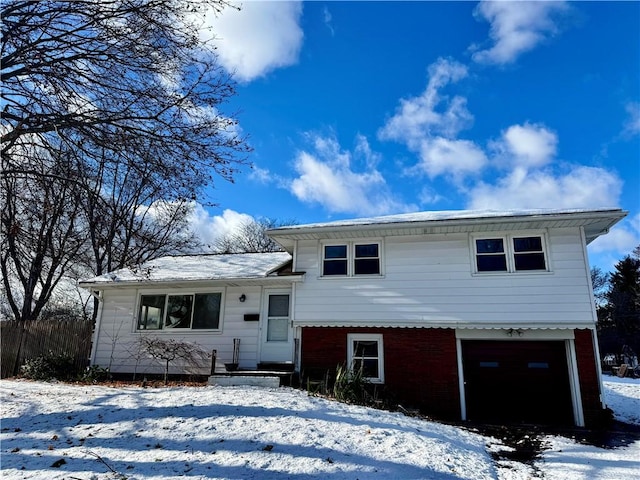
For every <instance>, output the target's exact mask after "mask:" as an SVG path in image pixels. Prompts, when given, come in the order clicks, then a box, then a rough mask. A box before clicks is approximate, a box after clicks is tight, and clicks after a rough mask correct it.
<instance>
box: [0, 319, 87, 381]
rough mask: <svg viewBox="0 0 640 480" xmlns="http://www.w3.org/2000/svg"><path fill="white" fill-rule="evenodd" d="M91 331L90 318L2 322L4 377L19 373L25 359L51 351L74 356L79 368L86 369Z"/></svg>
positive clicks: (0, 336) (0, 337) (0, 328)
mask: <svg viewBox="0 0 640 480" xmlns="http://www.w3.org/2000/svg"><path fill="white" fill-rule="evenodd" d="M92 333H93V321H91V320H36V321H33V322H15V321H6V322H0V339H1V345H0V348H1V349H2V351H1V356H2V358H1V359H0V361H1V362H2V363H1V364H0V367H1V368H0V370H1V375H2V378H6V377H11V376H13V375H15V374H16V373H18V371H19V369H20V366H21V365H22V364H23V363H24V362H25V361H26V360H28V359H31V358H35V357H38V356H40V355H47V354H48V353H49V352H51V353H52V354H54V355H65V356H68V357H71V358H72V359H73V361H74V366H75V368H76V371H78V372H81V371H83V369H84V368H85V367H86V366H87V365H88V364H89V355H90V354H91V336H92Z"/></svg>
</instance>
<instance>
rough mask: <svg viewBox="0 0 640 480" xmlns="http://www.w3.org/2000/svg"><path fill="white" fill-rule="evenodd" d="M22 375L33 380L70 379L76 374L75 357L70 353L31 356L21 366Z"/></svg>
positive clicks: (50, 352)
mask: <svg viewBox="0 0 640 480" xmlns="http://www.w3.org/2000/svg"><path fill="white" fill-rule="evenodd" d="M20 375H21V376H23V377H24V378H29V379H31V380H51V379H54V378H55V379H57V380H68V379H70V378H73V377H74V376H75V367H74V365H73V359H72V358H71V357H69V356H68V355H63V354H54V353H53V352H52V351H51V350H49V352H48V353H47V354H45V355H40V356H38V357H35V358H30V359H28V360H26V361H25V362H24V364H23V365H22V367H20Z"/></svg>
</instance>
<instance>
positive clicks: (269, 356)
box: [260, 290, 293, 362]
mask: <svg viewBox="0 0 640 480" xmlns="http://www.w3.org/2000/svg"><path fill="white" fill-rule="evenodd" d="M262 308H263V315H262V316H261V317H262V319H263V321H262V325H261V332H260V334H261V338H262V348H261V352H260V360H261V361H262V362H292V361H293V328H292V327H291V291H290V290H267V291H266V294H265V296H264V305H263V307H262Z"/></svg>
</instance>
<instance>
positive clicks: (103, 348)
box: [93, 286, 262, 376]
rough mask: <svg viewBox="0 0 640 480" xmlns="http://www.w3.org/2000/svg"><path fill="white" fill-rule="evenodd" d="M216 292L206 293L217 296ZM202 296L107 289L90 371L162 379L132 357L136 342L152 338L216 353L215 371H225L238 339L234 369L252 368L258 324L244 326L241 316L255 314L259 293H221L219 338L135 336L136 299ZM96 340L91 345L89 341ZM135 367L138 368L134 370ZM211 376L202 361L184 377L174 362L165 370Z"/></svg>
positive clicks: (153, 366) (158, 368) (152, 365)
mask: <svg viewBox="0 0 640 480" xmlns="http://www.w3.org/2000/svg"><path fill="white" fill-rule="evenodd" d="M219 290H220V289H219V288H213V289H209V291H219ZM193 291H197V292H205V291H207V289H206V288H205V289H202V288H199V289H197V290H189V289H163V290H158V289H154V290H144V289H133V288H129V289H124V288H123V289H107V290H105V292H104V295H103V305H102V316H101V321H100V330H99V332H98V333H97V345H96V348H95V358H94V360H93V364H94V365H100V366H101V367H105V368H106V367H109V366H110V368H111V371H112V372H115V373H120V372H122V373H132V372H134V371H136V372H137V374H138V375H139V376H141V375H144V374H147V373H148V374H154V373H162V372H163V371H164V366H163V365H159V364H158V363H157V362H155V361H154V360H152V359H149V358H147V357H143V358H140V359H139V361H138V362H137V361H136V357H137V356H139V355H140V354H139V353H138V352H139V349H138V348H137V341H138V339H139V338H140V335H156V336H158V337H161V338H167V339H169V338H174V339H176V340H180V341H185V342H191V343H196V344H198V345H199V346H200V347H202V348H203V349H204V350H206V351H208V352H211V351H212V350H217V362H216V366H217V369H218V370H224V363H230V362H231V361H232V357H233V339H234V338H240V355H239V363H240V367H241V368H255V367H256V365H257V362H258V348H259V344H258V339H259V327H260V322H255V321H245V320H244V315H245V314H259V313H260V306H261V296H262V288H261V287H256V286H253V287H233V288H232V287H227V288H226V289H224V293H223V301H224V307H223V315H224V316H223V318H221V321H222V331H221V332H215V333H214V332H206V331H198V330H193V331H190V330H186V331H185V330H182V331H180V332H177V331H175V330H174V331H170V332H169V331H164V332H163V331H157V332H153V333H150V332H147V333H139V332H136V331H135V328H136V320H137V305H138V299H139V295H140V294H141V293H172V294H173V293H180V292H183V293H189V292H193ZM241 294H245V295H246V301H245V302H240V301H239V297H240V295H241ZM94 340H95V339H94ZM136 363H137V364H136ZM210 370H211V362H210V360H207V361H205V362H204V363H203V365H202V366H201V368H200V369H198V370H196V371H185V370H184V369H183V368H180V365H179V364H178V363H177V362H176V363H175V365H172V366H171V367H170V373H194V374H201V375H207V374H209V372H210Z"/></svg>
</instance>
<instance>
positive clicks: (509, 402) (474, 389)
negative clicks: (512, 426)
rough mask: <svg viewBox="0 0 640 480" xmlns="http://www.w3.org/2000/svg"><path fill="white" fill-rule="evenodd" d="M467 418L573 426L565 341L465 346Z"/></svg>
mask: <svg viewBox="0 0 640 480" xmlns="http://www.w3.org/2000/svg"><path fill="white" fill-rule="evenodd" d="M462 358H463V369H464V380H465V400H466V405H467V418H468V419H469V420H471V421H479V422H490V423H540V424H570V425H573V408H572V404H571V390H570V386H569V374H568V368H567V355H566V349H565V343H564V342H563V341H548V342H541V341H509V342H505V341H488V340H466V341H463V342H462Z"/></svg>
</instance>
